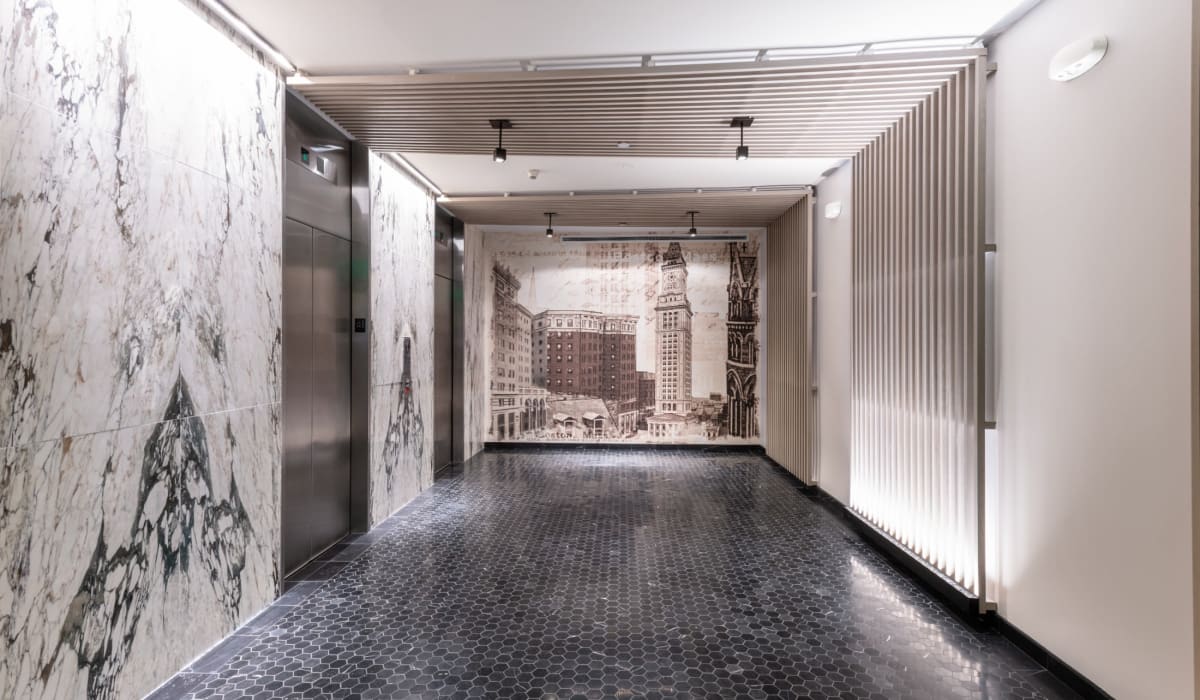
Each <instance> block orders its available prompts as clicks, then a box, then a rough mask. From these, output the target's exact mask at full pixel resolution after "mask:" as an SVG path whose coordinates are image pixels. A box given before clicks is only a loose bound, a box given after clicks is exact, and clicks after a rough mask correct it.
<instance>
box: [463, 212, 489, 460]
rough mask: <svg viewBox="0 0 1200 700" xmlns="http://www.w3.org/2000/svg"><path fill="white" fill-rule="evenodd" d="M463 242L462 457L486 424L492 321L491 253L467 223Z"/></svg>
mask: <svg viewBox="0 0 1200 700" xmlns="http://www.w3.org/2000/svg"><path fill="white" fill-rule="evenodd" d="M464 238H465V240H464V241H463V248H464V252H463V295H464V296H465V297H466V301H465V302H464V304H463V316H464V321H463V325H464V338H463V355H464V361H463V375H464V376H463V385H464V386H463V392H464V394H463V406H464V409H463V424H464V425H463V443H464V444H463V458H464V459H470V458H471V457H473V456H474V455H476V454H477V453H479V452H480V451H481V450H482V449H483V443H484V441H485V440H486V439H487V430H488V423H489V421H490V416H489V414H488V377H489V376H490V375H489V368H488V359H489V358H490V357H491V344H490V341H489V335H488V333H489V329H490V328H491V322H492V316H491V311H492V286H491V284H492V283H491V270H492V255H491V252H490V251H489V250H488V248H487V245H486V241H485V239H484V234H483V231H482V230H480V229H479V228H478V227H476V226H467V227H466V230H465V232H464Z"/></svg>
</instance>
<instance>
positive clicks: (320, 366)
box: [281, 219, 351, 573]
mask: <svg viewBox="0 0 1200 700" xmlns="http://www.w3.org/2000/svg"><path fill="white" fill-rule="evenodd" d="M283 259H284V272H283V340H284V344H283V374H284V376H283V379H284V384H283V432H284V455H283V479H282V490H283V504H282V513H281V525H282V529H283V570H284V572H285V573H286V572H289V571H292V570H294V569H296V568H297V567H299V566H302V565H303V564H304V563H305V562H307V561H308V560H310V559H312V558H313V557H314V556H316V555H317V554H319V553H320V552H321V551H322V550H324V549H325V548H326V547H328V546H329V545H331V544H333V543H334V542H336V541H337V540H338V539H340V538H341V537H342V536H343V535H345V534H346V533H347V532H348V531H349V529H350V329H351V328H350V327H351V322H350V243H349V242H348V241H345V240H343V239H341V238H337V237H336V236H332V235H330V234H327V233H324V232H321V231H318V230H315V229H313V228H311V227H309V226H306V225H304V224H301V223H298V222H296V221H293V220H291V219H288V220H286V221H285V223H284V247H283Z"/></svg>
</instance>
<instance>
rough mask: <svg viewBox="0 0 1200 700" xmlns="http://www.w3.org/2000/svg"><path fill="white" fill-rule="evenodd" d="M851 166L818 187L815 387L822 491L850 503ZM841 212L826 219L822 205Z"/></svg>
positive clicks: (847, 166) (819, 473)
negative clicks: (839, 206)
mask: <svg viewBox="0 0 1200 700" xmlns="http://www.w3.org/2000/svg"><path fill="white" fill-rule="evenodd" d="M853 185H854V176H853V165H851V164H850V163H846V164H845V165H843V166H842V167H840V168H838V169H837V171H836V172H834V173H833V174H832V175H830V176H829V177H827V178H825V179H824V180H822V181H821V182H820V184H818V185H817V200H816V201H817V227H816V248H817V253H816V254H817V261H816V263H817V272H816V277H817V321H816V322H817V330H816V336H817V338H816V342H817V382H818V383H817V386H818V387H819V388H820V393H819V394H818V396H819V397H820V413H821V420H820V424H821V430H820V446H821V449H820V466H819V467H818V469H819V471H818V472H817V474H818V475H819V479H820V485H821V488H823V489H825V491H826V492H828V493H829V494H830V495H832V496H833V497H834V498H836V499H838V500H839V501H841V502H842V503H849V502H850V331H851V314H852V302H853V289H852V286H853V285H852V282H853V279H852V272H853V269H852V267H851V261H852V257H851V251H852V246H851V238H850V235H851V227H852V222H853V214H852V213H851V211H850V210H851V208H852V207H851V199H850V198H851V193H852V192H853ZM831 202H841V203H842V214H841V216H839V217H838V218H836V219H826V218H825V205H827V204H829V203H831Z"/></svg>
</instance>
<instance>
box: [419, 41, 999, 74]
mask: <svg viewBox="0 0 1200 700" xmlns="http://www.w3.org/2000/svg"><path fill="white" fill-rule="evenodd" d="M985 38H986V35H985V36H976V35H961V36H958V35H951V36H932V37H922V38H918V39H900V40H884V41H864V42H856V43H851V44H818V45H808V46H776V47H768V48H753V49H733V50H727V51H677V52H665V53H657V54H629V55H624V54H616V55H613V54H608V55H591V56H560V57H552V58H518V59H507V60H501V61H480V62H475V63H430V64H424V65H418V66H410V67H409V69H408V70H409V73H410V74H411V75H419V74H438V73H476V72H480V73H483V72H504V71H525V72H530V73H538V72H541V73H547V72H554V71H563V70H580V69H591V68H652V67H675V66H689V65H704V64H713V63H722V64H741V63H748V64H752V63H771V62H776V61H783V60H792V59H796V58H837V57H841V56H873V55H880V54H893V53H909V52H911V53H917V52H922V51H930V50H954V49H969V48H975V47H978V46H981V45H982V44H983V43H985V42H984V39H985Z"/></svg>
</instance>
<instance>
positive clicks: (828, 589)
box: [162, 450, 1069, 700]
mask: <svg viewBox="0 0 1200 700" xmlns="http://www.w3.org/2000/svg"><path fill="white" fill-rule="evenodd" d="M363 545H367V546H363ZM330 559H331V561H330V563H329V564H328V565H327V566H328V567H329V568H328V570H327V573H328V575H329V577H328V578H327V580H324V581H314V582H309V583H303V584H300V585H299V586H297V587H295V588H293V589H292V590H290V591H289V592H288V593H287V594H286V595H285V596H284V597H283V598H282V599H281V601H280V604H277V606H276V607H272V608H270V609H268V611H267V612H266V613H265V614H264V615H263V616H260V618H259V619H258V620H256V621H255V622H254V623H251V625H248V626H247V628H245V629H243V630H241V631H239V634H238V635H235V636H234V637H231V638H230V641H227V642H226V643H225V645H224V646H223V647H221V648H218V649H217V650H216V651H215V652H214V653H212V654H210V655H209V657H208V658H206V659H201V660H200V661H198V662H197V663H196V664H194V665H193V667H192V669H190V672H187V673H184V674H181V675H180V676H178V677H176V679H174V680H173V681H172V683H171V684H170V685H169V686H168V687H166V688H164V689H163V693H162V694H163V695H164V696H165V695H167V694H170V695H172V696H175V697H179V696H182V697H224V698H235V697H237V698H241V697H260V696H261V697H331V696H332V697H364V698H370V697H386V698H393V697H410V696H411V697H443V696H446V697H487V698H494V697H537V698H570V697H581V698H582V697H587V698H597V697H617V698H633V697H646V698H654V697H720V698H734V697H751V698H755V697H757V698H764V697H785V698H790V697H838V698H843V697H844V698H919V699H922V700H923V699H927V698H1007V697H1018V698H1040V697H1069V695H1068V694H1067V692H1066V691H1065V689H1063V687H1062V686H1061V685H1060V684H1058V682H1057V681H1056V680H1055V679H1054V678H1053V677H1052V676H1050V675H1049V674H1048V673H1047V672H1045V671H1044V670H1042V669H1041V668H1040V667H1038V665H1037V664H1036V663H1034V662H1033V661H1032V660H1030V659H1029V658H1028V657H1027V656H1025V655H1023V654H1022V653H1021V652H1019V651H1018V650H1017V649H1016V648H1015V647H1013V646H1012V645H1011V644H1009V643H1008V642H1007V641H1006V640H1004V639H1002V638H1000V637H998V636H996V635H995V634H992V633H987V632H976V631H972V630H970V629H969V628H967V627H966V626H964V625H962V624H961V623H960V622H958V621H957V620H956V619H955V618H953V617H952V616H951V615H950V614H948V613H947V612H945V611H944V610H943V609H942V608H941V607H939V606H938V605H937V604H935V603H933V602H932V601H931V600H930V598H929V597H928V596H927V595H926V594H925V593H924V592H923V591H922V590H921V589H920V588H918V587H917V586H916V585H915V584H914V583H912V582H911V581H910V580H909V579H907V578H905V577H904V576H902V575H900V574H898V573H896V572H895V570H893V569H892V567H891V566H890V565H889V564H887V563H886V562H885V561H884V560H883V559H882V558H881V557H879V556H878V555H876V554H875V553H874V552H873V551H872V550H871V549H870V548H869V547H868V546H867V545H865V544H863V543H862V542H861V541H859V540H858V539H857V537H856V536H854V535H853V534H851V533H850V532H849V531H848V530H847V529H845V528H844V527H843V526H842V525H841V523H840V522H838V520H837V519H836V518H835V517H834V516H832V515H831V514H829V513H828V512H827V511H825V510H824V509H822V508H821V507H820V506H818V505H815V504H814V503H813V502H812V501H810V500H809V499H808V498H807V497H806V496H805V495H803V494H802V493H800V492H799V491H798V490H797V489H796V487H795V486H794V484H793V482H792V481H790V480H789V479H788V478H787V477H786V476H785V475H783V474H782V473H780V472H778V471H776V470H774V469H772V468H771V467H770V466H769V465H768V464H767V463H766V462H765V461H763V460H762V459H760V458H757V457H754V456H747V455H732V454H715V455H702V454H698V453H689V452H661V451H646V452H631V451H600V450H589V451H580V450H570V451H561V452H550V451H542V452H499V453H487V454H485V455H482V456H481V457H479V458H476V459H475V460H473V461H472V462H471V463H470V464H469V465H468V466H467V467H465V468H464V469H463V470H461V471H459V472H457V473H455V474H453V475H452V476H450V477H448V478H443V479H441V480H439V481H438V482H437V483H436V484H435V485H434V487H433V488H432V489H430V490H429V491H427V492H426V493H424V494H422V495H421V496H420V497H419V498H418V499H417V500H416V501H414V502H413V503H412V504H411V505H409V506H408V507H406V508H405V509H403V510H402V511H400V512H399V513H398V514H396V515H395V516H393V517H392V518H390V519H388V520H387V521H386V522H385V523H384V524H383V525H381V526H380V528H378V529H376V530H375V531H373V532H372V533H370V534H368V535H364V536H360V538H359V539H358V540H357V541H356V542H355V543H354V544H351V545H349V546H348V547H347V548H346V549H343V550H341V551H340V552H334V553H333V554H332V555H331V556H330ZM336 559H345V560H348V562H349V563H346V561H333V560H336ZM318 577H320V575H319V576H318Z"/></svg>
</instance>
